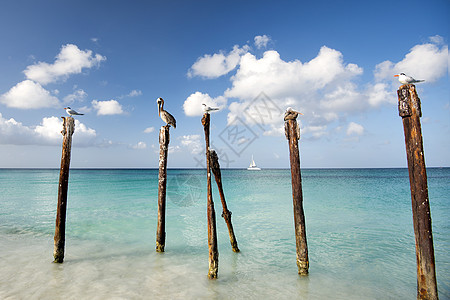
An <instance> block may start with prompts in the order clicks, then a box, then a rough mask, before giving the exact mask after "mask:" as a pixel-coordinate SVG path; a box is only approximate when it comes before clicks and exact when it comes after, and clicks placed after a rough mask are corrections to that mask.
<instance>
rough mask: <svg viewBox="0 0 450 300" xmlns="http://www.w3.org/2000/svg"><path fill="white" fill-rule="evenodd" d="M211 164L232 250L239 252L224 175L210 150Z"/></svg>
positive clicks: (217, 159)
mask: <svg viewBox="0 0 450 300" xmlns="http://www.w3.org/2000/svg"><path fill="white" fill-rule="evenodd" d="M209 155H210V163H211V169H212V172H213V174H214V178H215V179H216V184H217V188H218V189H219V195H220V201H221V202H222V208H223V211H222V217H223V218H224V219H225V222H226V223H227V227H228V234H229V235H230V243H231V248H232V249H233V251H234V252H239V248H238V245H237V241H236V236H235V235H234V230H233V224H232V223H231V211H229V210H228V207H227V203H226V201H225V194H224V193H223V187H222V174H221V172H220V164H219V157H218V156H217V153H216V151H214V150H210V151H209Z"/></svg>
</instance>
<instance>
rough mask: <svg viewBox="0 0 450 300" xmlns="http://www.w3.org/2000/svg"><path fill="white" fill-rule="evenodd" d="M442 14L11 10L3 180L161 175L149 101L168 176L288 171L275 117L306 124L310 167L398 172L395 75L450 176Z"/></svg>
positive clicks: (346, 7) (12, 6) (81, 7)
mask: <svg viewBox="0 0 450 300" xmlns="http://www.w3.org/2000/svg"><path fill="white" fill-rule="evenodd" d="M449 15H450V3H449V2H448V1H446V0H443V1H436V0H432V1H427V2H423V1H409V2H407V4H406V2H395V1H394V2H393V1H376V2H375V1H344V2H343V1H220V2H219V1H23V0H17V1H2V2H1V3H0V167H59V164H60V158H61V142H62V136H61V134H60V130H61V126H62V125H61V118H60V117H61V116H65V115H66V114H65V111H64V109H63V108H64V107H66V106H70V107H72V108H74V109H76V110H78V111H80V112H83V113H85V115H84V116H78V117H76V120H77V123H76V129H75V134H74V136H73V148H72V160H71V166H72V167H78V168H116V167H120V168H126V167H129V168H156V167H157V166H158V152H159V145H158V132H159V129H160V127H161V126H162V125H164V124H163V122H162V120H161V119H160V118H159V117H158V113H157V105H156V99H157V98H158V97H162V98H164V100H165V109H167V110H168V111H169V112H170V113H172V114H173V115H174V116H175V118H176V119H177V128H176V129H173V128H171V140H170V150H169V151H170V152H169V161H168V166H169V168H178V167H181V168H191V167H202V166H203V165H204V150H203V148H204V135H203V128H202V125H201V113H202V112H201V103H207V104H209V105H210V106H216V107H220V108H221V109H220V111H218V112H215V113H212V116H211V119H212V128H211V139H212V144H213V147H214V148H215V149H216V151H217V152H218V153H219V158H220V162H221V166H222V167H230V168H241V167H247V165H248V164H249V163H250V159H251V156H252V155H254V157H255V160H256V162H257V164H258V165H259V166H260V167H262V168H287V167H289V157H288V154H289V152H288V145H287V141H286V138H285V136H284V133H283V120H282V114H283V112H284V111H285V110H286V108H287V107H292V108H294V109H296V110H298V111H301V112H303V113H304V116H301V117H299V119H298V120H299V122H300V124H301V136H302V137H301V141H300V155H301V164H302V167H305V168H325V167H405V166H406V158H405V146H404V137H403V127H402V122H401V118H400V117H399V116H398V110H397V105H396V103H397V96H396V90H397V89H398V87H399V86H400V84H399V83H398V81H396V78H394V77H393V75H394V74H397V73H400V72H405V73H407V74H409V75H411V76H413V77H415V78H417V79H425V80H426V81H425V82H424V83H420V84H417V88H418V93H419V97H420V98H421V100H422V111H423V118H422V130H423V136H424V148H425V158H426V163H427V165H428V166H450V156H449V155H448V154H449V151H448V149H449V148H450V87H449V71H448V66H449V58H448V28H450V26H449V25H450V24H449Z"/></svg>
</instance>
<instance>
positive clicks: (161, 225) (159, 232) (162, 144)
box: [156, 125, 170, 252]
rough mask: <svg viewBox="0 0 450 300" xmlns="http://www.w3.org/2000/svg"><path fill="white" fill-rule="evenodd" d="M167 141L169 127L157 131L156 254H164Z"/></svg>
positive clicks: (168, 138)
mask: <svg viewBox="0 0 450 300" xmlns="http://www.w3.org/2000/svg"><path fill="white" fill-rule="evenodd" d="M169 140H170V134H169V125H166V126H162V127H161V129H160V131H159V175H158V225H157V228H156V252H164V246H165V244H166V182H167V152H168V149H169Z"/></svg>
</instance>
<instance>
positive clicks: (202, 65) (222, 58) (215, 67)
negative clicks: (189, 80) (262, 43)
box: [188, 45, 249, 78]
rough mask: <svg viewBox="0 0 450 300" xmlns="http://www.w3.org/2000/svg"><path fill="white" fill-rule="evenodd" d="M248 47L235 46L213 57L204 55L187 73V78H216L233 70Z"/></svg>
mask: <svg viewBox="0 0 450 300" xmlns="http://www.w3.org/2000/svg"><path fill="white" fill-rule="evenodd" d="M248 50H249V47H248V46H247V45H246V46H243V47H242V48H239V47H238V46H237V45H235V46H234V47H233V50H232V51H231V52H230V53H228V54H224V53H223V52H220V53H215V54H213V55H209V54H205V55H204V56H203V57H199V58H198V59H197V61H196V62H195V63H194V64H193V65H192V67H191V68H190V69H189V71H188V77H194V76H201V77H205V78H217V77H220V76H222V75H225V74H227V73H228V72H230V71H232V70H234V69H235V68H236V66H237V65H238V64H239V61H240V59H241V56H242V55H243V54H244V53H247V52H248Z"/></svg>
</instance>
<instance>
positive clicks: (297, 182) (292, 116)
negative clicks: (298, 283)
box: [284, 109, 309, 275]
mask: <svg viewBox="0 0 450 300" xmlns="http://www.w3.org/2000/svg"><path fill="white" fill-rule="evenodd" d="M297 115H298V112H295V111H293V110H292V109H288V110H287V111H286V114H285V117H284V121H285V124H284V125H285V133H286V138H287V139H288V141H289V157H290V164H291V177H292V199H293V204H294V226H295V244H296V249H297V267H298V273H299V274H300V275H307V274H308V269H309V260H308V245H307V243H306V226H305V214H304V212H303V195H302V178H301V173H300V155H299V150H298V140H299V138H300V128H299V127H298V124H297Z"/></svg>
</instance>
